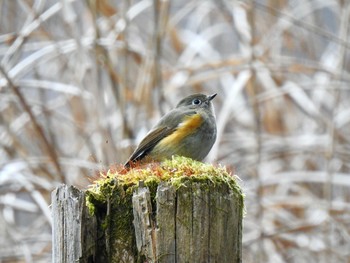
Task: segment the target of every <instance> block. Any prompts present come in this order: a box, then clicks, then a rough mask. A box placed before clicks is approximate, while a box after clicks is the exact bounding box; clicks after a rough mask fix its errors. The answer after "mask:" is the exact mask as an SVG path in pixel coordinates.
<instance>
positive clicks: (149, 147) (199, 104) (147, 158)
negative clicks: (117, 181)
mask: <svg viewBox="0 0 350 263" xmlns="http://www.w3.org/2000/svg"><path fill="white" fill-rule="evenodd" d="M216 95H217V94H216V93H215V94H213V95H209V96H206V95H204V94H193V95H190V96H188V97H186V98H184V99H182V100H181V101H180V102H179V103H178V104H177V106H176V108H175V109H173V110H171V111H170V112H168V113H167V114H166V115H164V116H163V117H162V118H161V119H160V121H159V122H158V123H157V124H156V125H155V126H154V127H153V128H152V130H151V131H150V132H149V133H148V134H147V135H146V137H145V138H144V139H143V140H142V141H141V142H140V144H139V145H138V146H137V148H136V150H135V151H134V152H133V153H132V155H131V156H130V158H129V159H128V161H127V162H126V163H125V164H124V167H126V168H129V167H130V166H131V165H132V164H133V163H135V162H141V163H147V162H151V161H156V162H159V161H162V160H165V159H171V157H172V156H174V155H180V156H185V157H189V158H192V159H194V160H198V161H201V160H203V159H204V158H205V157H206V156H207V154H208V153H209V151H210V149H211V148H212V146H213V144H214V142H215V140H216V122H215V113H214V107H213V104H212V102H211V101H212V99H214V98H215V96H216Z"/></svg>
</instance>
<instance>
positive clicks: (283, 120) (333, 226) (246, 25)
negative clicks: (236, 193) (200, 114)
mask: <svg viewBox="0 0 350 263" xmlns="http://www.w3.org/2000/svg"><path fill="white" fill-rule="evenodd" d="M0 25H1V26H0V212H1V213H0V261H1V262H48V261H49V259H50V253H51V252H50V250H51V248H50V246H51V243H50V242H51V237H50V233H51V219H50V210H49V207H48V204H49V202H50V198H49V195H50V192H51V190H52V189H54V188H55V187H56V186H57V185H58V184H60V183H62V182H65V183H68V184H76V185H79V186H81V187H85V186H86V185H87V184H88V182H89V180H88V178H89V177H91V176H92V175H93V174H94V171H95V170H96V169H101V168H102V167H107V166H108V165H110V164H114V163H120V162H123V161H125V160H126V158H127V156H128V155H129V154H130V152H131V150H132V149H133V148H134V147H135V144H136V143H137V142H138V141H139V140H140V139H141V137H142V136H143V135H144V134H145V133H146V132H147V130H148V129H149V128H150V127H151V126H152V125H153V124H154V123H155V122H156V120H157V119H158V118H159V116H160V115H162V114H163V113H164V112H166V111H167V110H169V108H171V107H172V106H173V105H174V104H175V103H176V102H177V101H178V100H179V99H180V98H182V97H183V96H185V95H188V94H190V93H194V92H203V93H207V94H210V93H214V92H217V93H218V96H217V98H215V106H216V113H217V124H218V139H217V143H216V144H215V146H214V148H213V150H212V151H211V153H210V156H209V157H208V158H207V161H209V162H220V163H223V164H226V165H228V166H232V167H235V169H236V171H237V174H239V176H240V177H241V178H242V180H243V182H242V184H243V187H244V189H245V193H246V197H247V198H246V207H247V215H246V217H245V223H244V236H243V245H244V258H243V261H244V262H246V263H249V262H273V263H276V262H277V263H278V262H298V263H300V262H308V263H311V262H327V263H328V262H349V260H350V223H349V222H350V205H349V201H350V191H349V190H350V173H349V170H350V167H349V166H350V165H349V164H350V143H349V142H350V84H349V83H350V37H349V32H350V29H349V25H350V2H349V1H341V0H332V1H321V0H320V1H318V0H315V1H311V0H308V1H302V0H296V1H289V0H278V1H276V0H272V1H253V0H252V1H228V0H221V1H200V0H197V1H183V0H177V1H175V0H173V1H168V0H163V1H160V0H154V1H147V0H144V1H131V0H122V1H116V0H99V1H97V0H90V1H76V0H62V1H53V0H12V1H1V2H0Z"/></svg>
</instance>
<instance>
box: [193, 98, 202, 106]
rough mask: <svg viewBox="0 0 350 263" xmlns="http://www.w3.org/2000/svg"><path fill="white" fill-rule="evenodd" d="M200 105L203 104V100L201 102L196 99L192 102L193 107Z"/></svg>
mask: <svg viewBox="0 0 350 263" xmlns="http://www.w3.org/2000/svg"><path fill="white" fill-rule="evenodd" d="M199 104H201V100H199V99H194V100H193V101H192V105H199Z"/></svg>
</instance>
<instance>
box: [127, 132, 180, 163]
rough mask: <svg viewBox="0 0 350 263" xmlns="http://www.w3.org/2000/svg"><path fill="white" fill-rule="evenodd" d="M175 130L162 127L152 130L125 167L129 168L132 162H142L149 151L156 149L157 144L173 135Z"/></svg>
mask: <svg viewBox="0 0 350 263" xmlns="http://www.w3.org/2000/svg"><path fill="white" fill-rule="evenodd" d="M175 130H176V127H175V128H169V127H160V128H156V129H154V130H151V131H150V132H149V133H148V134H147V136H146V137H145V138H144V139H143V140H142V141H141V143H140V144H139V146H138V147H137V148H136V150H135V151H134V152H133V154H132V155H131V156H130V158H129V160H128V161H127V162H126V163H125V164H124V166H129V163H130V162H135V161H138V160H141V159H142V158H143V157H145V156H146V155H147V153H148V152H149V151H151V150H152V149H153V148H154V146H156V145H157V143H158V142H159V141H160V140H162V139H163V138H165V137H166V136H168V135H169V134H171V133H173V132H174V131H175Z"/></svg>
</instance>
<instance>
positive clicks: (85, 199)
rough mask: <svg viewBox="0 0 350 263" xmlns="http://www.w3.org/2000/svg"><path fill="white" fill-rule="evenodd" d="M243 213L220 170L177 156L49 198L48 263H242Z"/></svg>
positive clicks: (231, 182)
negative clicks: (50, 246)
mask: <svg viewBox="0 0 350 263" xmlns="http://www.w3.org/2000/svg"><path fill="white" fill-rule="evenodd" d="M88 210H89V211H88ZM242 211H243V197H242V193H241V190H240V188H239V187H238V185H237V184H236V178H235V177H234V176H232V175H230V174H228V173H227V172H226V170H225V169H223V168H220V167H219V168H217V167H213V166H211V165H207V164H203V163H199V162H194V161H192V160H189V159H186V158H182V157H176V158H174V159H173V160H170V161H166V162H164V163H162V164H161V165H154V166H151V167H148V168H144V169H133V170H131V171H129V172H128V173H126V172H125V171H124V172H123V173H122V174H120V173H119V174H118V173H114V172H112V171H109V172H108V173H107V175H105V177H104V178H103V179H100V180H99V181H97V182H96V184H95V185H94V186H93V187H92V188H91V189H89V190H87V191H85V192H83V191H79V190H77V189H76V188H74V187H67V186H61V187H59V188H58V189H56V190H55V191H54V192H53V193H52V215H53V262H220V263H221V262H223V263H224V262H230V263H231V262H233V263H235V262H241V240H242Z"/></svg>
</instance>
